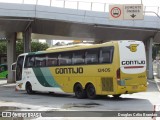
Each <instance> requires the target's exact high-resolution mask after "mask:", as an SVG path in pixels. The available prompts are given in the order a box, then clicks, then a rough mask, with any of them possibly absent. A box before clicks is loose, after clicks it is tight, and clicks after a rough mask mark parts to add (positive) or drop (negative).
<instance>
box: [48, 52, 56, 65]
mask: <svg viewBox="0 0 160 120" xmlns="http://www.w3.org/2000/svg"><path fill="white" fill-rule="evenodd" d="M57 64H58V58H57V54H54V53H50V54H47V66H57Z"/></svg>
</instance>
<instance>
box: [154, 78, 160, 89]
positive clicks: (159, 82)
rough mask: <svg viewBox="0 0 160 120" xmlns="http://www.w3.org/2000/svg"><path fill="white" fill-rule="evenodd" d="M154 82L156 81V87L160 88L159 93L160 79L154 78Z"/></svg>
mask: <svg viewBox="0 0 160 120" xmlns="http://www.w3.org/2000/svg"><path fill="white" fill-rule="evenodd" d="M154 81H155V83H156V85H157V88H158V89H159V91H160V78H157V76H154Z"/></svg>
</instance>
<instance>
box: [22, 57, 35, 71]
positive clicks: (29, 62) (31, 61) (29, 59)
mask: <svg viewBox="0 0 160 120" xmlns="http://www.w3.org/2000/svg"><path fill="white" fill-rule="evenodd" d="M34 63H35V62H34V56H27V57H26V60H25V66H24V67H25V68H26V67H34Z"/></svg>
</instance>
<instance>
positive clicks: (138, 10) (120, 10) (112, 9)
mask: <svg viewBox="0 0 160 120" xmlns="http://www.w3.org/2000/svg"><path fill="white" fill-rule="evenodd" d="M109 19H112V20H113V19H116V20H141V19H144V15H143V5H142V4H124V5H109Z"/></svg>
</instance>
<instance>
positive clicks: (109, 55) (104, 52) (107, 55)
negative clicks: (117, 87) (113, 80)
mask: <svg viewBox="0 0 160 120" xmlns="http://www.w3.org/2000/svg"><path fill="white" fill-rule="evenodd" d="M113 48H114V47H113V46H111V47H104V48H101V50H100V63H112V59H113V50H114V49H113Z"/></svg>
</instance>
